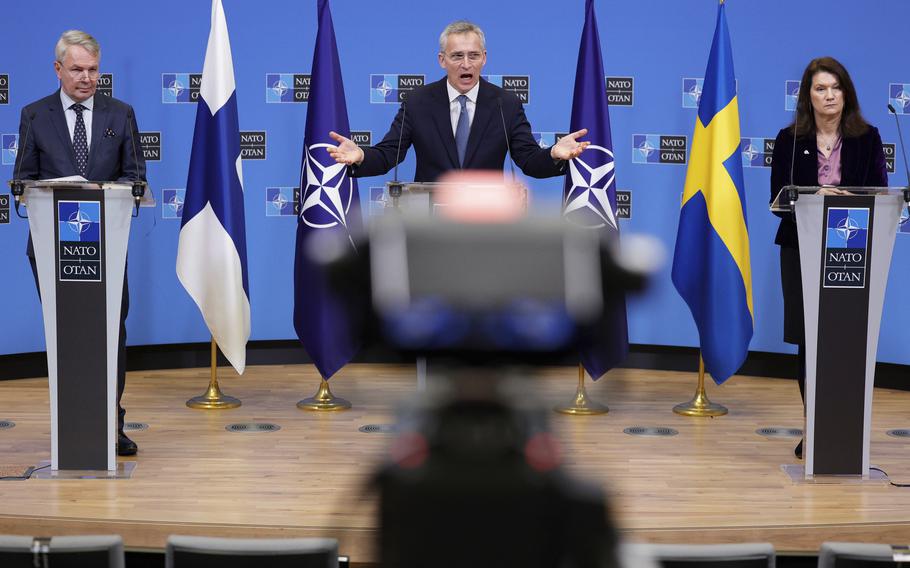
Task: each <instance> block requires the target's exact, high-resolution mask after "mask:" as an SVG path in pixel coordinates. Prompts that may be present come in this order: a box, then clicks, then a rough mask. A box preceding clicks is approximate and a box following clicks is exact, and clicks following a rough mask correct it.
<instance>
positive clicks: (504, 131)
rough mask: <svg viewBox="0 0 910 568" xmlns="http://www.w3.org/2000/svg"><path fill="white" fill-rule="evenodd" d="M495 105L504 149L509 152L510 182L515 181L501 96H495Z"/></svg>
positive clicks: (513, 163) (513, 164)
mask: <svg viewBox="0 0 910 568" xmlns="http://www.w3.org/2000/svg"><path fill="white" fill-rule="evenodd" d="M496 106H498V107H499V120H500V121H501V122H502V134H503V136H505V138H506V151H507V152H508V153H509V168H511V170H512V183H515V162H514V161H513V160H512V147H511V145H510V144H509V131H508V129H506V116H505V114H503V112H502V97H496Z"/></svg>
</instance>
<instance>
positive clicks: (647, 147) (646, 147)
mask: <svg viewBox="0 0 910 568" xmlns="http://www.w3.org/2000/svg"><path fill="white" fill-rule="evenodd" d="M589 148H590V146H589ZM637 149H638V151H639V152H641V155H642V156H644V157H645V160H647V159H648V158H649V157H650V156H651V154H652V153H653V152H654V150H657V147H655V146H652V145H651V143H650V142H649V141H648V139H647V138H645V141H644V142H642V143H641V146H639V147H638V148H637Z"/></svg>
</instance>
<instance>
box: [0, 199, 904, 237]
mask: <svg viewBox="0 0 910 568" xmlns="http://www.w3.org/2000/svg"><path fill="white" fill-rule="evenodd" d="M8 203H9V202H7V213H9V210H8V208H9V205H8ZM897 232H899V233H903V234H905V235H910V214H908V213H907V208H906V207H903V208H901V217H900V219H898V221H897Z"/></svg>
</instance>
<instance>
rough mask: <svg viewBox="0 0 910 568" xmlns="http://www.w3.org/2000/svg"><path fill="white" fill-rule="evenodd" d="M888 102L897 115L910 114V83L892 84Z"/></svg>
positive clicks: (889, 89)
mask: <svg viewBox="0 0 910 568" xmlns="http://www.w3.org/2000/svg"><path fill="white" fill-rule="evenodd" d="M888 102H889V103H891V106H893V107H894V110H896V111H897V114H910V83H890V84H889V85H888Z"/></svg>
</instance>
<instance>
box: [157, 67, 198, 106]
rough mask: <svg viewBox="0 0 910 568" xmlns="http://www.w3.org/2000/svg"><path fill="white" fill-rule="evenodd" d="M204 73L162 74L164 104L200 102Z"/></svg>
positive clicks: (162, 98)
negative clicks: (200, 88) (200, 89)
mask: <svg viewBox="0 0 910 568" xmlns="http://www.w3.org/2000/svg"><path fill="white" fill-rule="evenodd" d="M200 86H202V73H162V74H161V102H162V103H170V104H172V103H195V102H196V101H197V100H199V87H200Z"/></svg>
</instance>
